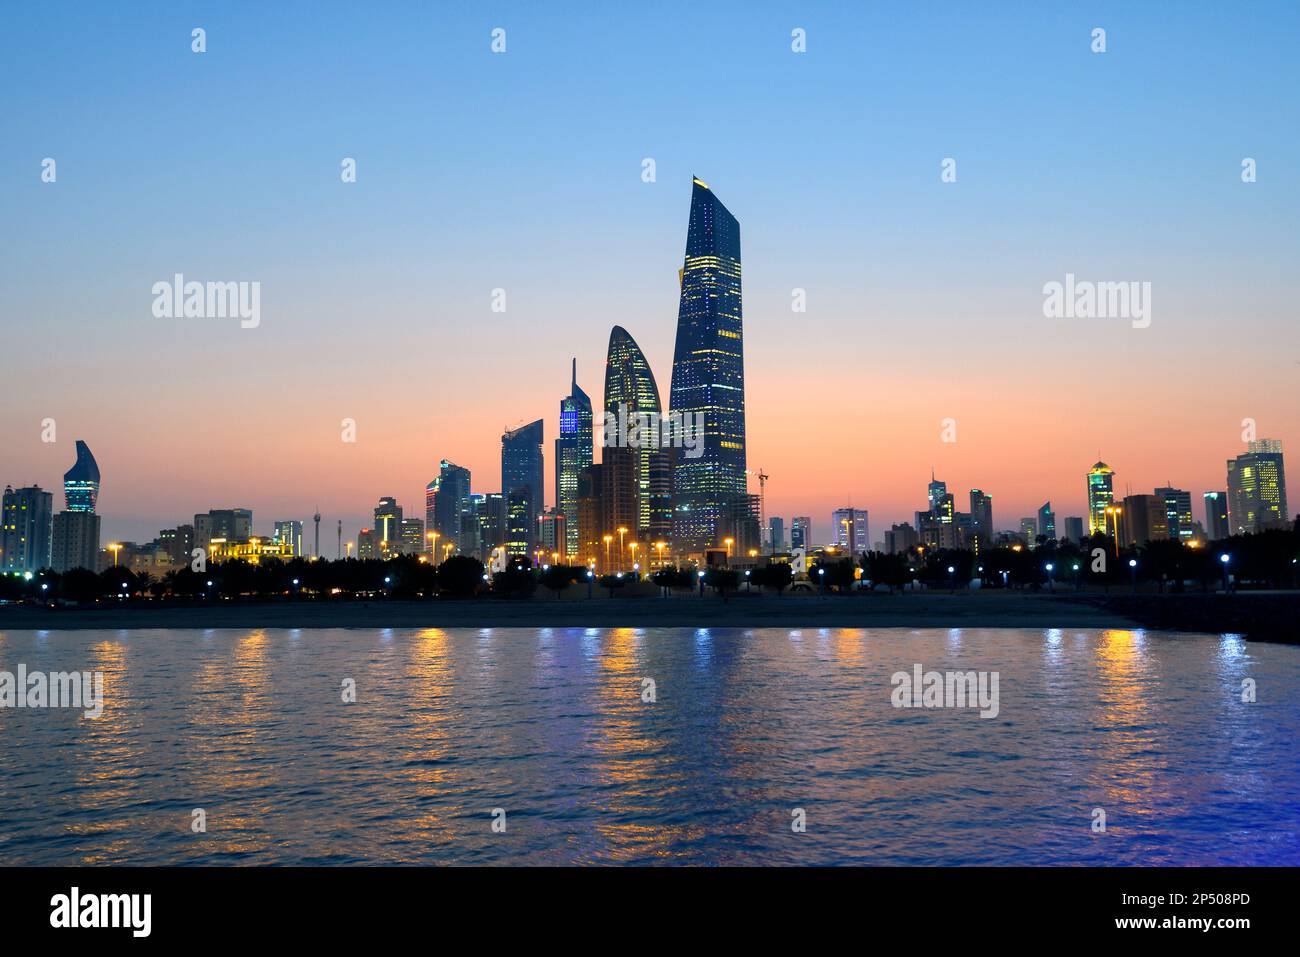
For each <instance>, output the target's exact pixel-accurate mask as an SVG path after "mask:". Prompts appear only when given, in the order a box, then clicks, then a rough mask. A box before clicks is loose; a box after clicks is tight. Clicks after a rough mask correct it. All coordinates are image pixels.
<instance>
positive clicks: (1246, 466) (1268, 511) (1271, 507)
mask: <svg viewBox="0 0 1300 957" xmlns="http://www.w3.org/2000/svg"><path fill="white" fill-rule="evenodd" d="M1228 519H1229V521H1230V523H1231V529H1232V532H1233V534H1235V535H1243V534H1255V533H1258V532H1262V531H1264V530H1265V529H1267V528H1286V527H1288V526H1289V525H1290V524H1291V520H1292V516H1291V514H1290V512H1288V511H1287V504H1286V471H1285V467H1284V465H1283V462H1282V443H1281V442H1280V441H1279V440H1277V439H1260V440H1259V441H1257V442H1251V443H1250V444H1249V445H1248V446H1247V451H1246V453H1245V454H1244V455H1238V456H1237V457H1236V458H1235V459H1229V460H1228Z"/></svg>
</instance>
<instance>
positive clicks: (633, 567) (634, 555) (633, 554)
mask: <svg viewBox="0 0 1300 957" xmlns="http://www.w3.org/2000/svg"><path fill="white" fill-rule="evenodd" d="M627 547H628V548H630V549H631V550H632V570H633V571H636V570H637V569H639V568H640V567H641V566H640V565H638V564H637V560H636V548H637V543H636V542H632V543H631V544H629V545H628V546H627Z"/></svg>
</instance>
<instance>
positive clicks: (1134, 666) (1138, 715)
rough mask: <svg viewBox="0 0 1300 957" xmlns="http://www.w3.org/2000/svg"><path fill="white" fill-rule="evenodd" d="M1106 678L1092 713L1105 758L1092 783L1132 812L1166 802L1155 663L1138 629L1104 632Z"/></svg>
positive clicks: (1101, 666)
mask: <svg viewBox="0 0 1300 957" xmlns="http://www.w3.org/2000/svg"><path fill="white" fill-rule="evenodd" d="M1095 661H1096V665H1097V669H1098V671H1099V672H1100V677H1101V690H1100V700H1099V701H1098V707H1097V709H1096V711H1095V712H1094V714H1093V715H1092V721H1093V724H1094V726H1095V727H1096V728H1097V729H1098V730H1097V731H1096V732H1095V735H1096V744H1095V746H1094V751H1096V753H1097V757H1098V759H1099V762H1098V764H1097V765H1096V767H1097V770H1096V771H1094V772H1093V773H1092V774H1090V779H1089V782H1088V783H1089V784H1090V785H1091V786H1093V787H1096V788H1100V789H1101V790H1102V792H1103V793H1104V795H1105V796H1106V797H1107V798H1108V799H1109V800H1112V801H1116V800H1117V801H1120V802H1123V803H1124V804H1125V805H1127V813H1130V814H1144V813H1147V811H1146V810H1145V809H1147V808H1150V807H1151V806H1152V805H1153V804H1155V803H1157V802H1160V803H1164V802H1165V801H1167V800H1168V798H1166V797H1164V796H1163V794H1157V793H1153V792H1158V791H1159V792H1163V791H1164V790H1165V785H1164V781H1165V772H1166V771H1167V770H1168V763H1167V762H1166V760H1165V758H1164V757H1163V754H1164V751H1165V749H1164V747H1163V744H1162V742H1161V740H1160V735H1159V732H1158V730H1157V729H1156V727H1155V726H1156V724H1157V723H1158V721H1159V714H1158V707H1157V702H1155V701H1153V699H1152V695H1153V693H1154V691H1155V686H1154V682H1153V680H1152V678H1153V676H1152V674H1151V673H1150V668H1151V662H1150V660H1149V659H1148V656H1147V653H1146V650H1145V647H1144V637H1143V635H1142V633H1141V632H1138V631H1122V630H1118V629H1111V630H1107V631H1103V632H1102V633H1101V637H1100V638H1099V639H1098V641H1097V645H1096V658H1095Z"/></svg>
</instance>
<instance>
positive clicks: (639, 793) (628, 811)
mask: <svg viewBox="0 0 1300 957" xmlns="http://www.w3.org/2000/svg"><path fill="white" fill-rule="evenodd" d="M641 641H642V638H641V636H640V635H639V634H638V631H637V629H635V628H613V629H610V630H608V631H606V632H605V633H604V635H603V636H602V638H601V651H600V654H599V656H598V658H597V661H598V664H599V668H600V677H599V682H598V684H597V690H596V706H597V712H598V713H597V715H596V718H595V724H594V728H593V735H592V753H593V755H595V756H596V757H597V761H596V763H595V773H596V779H597V781H598V782H599V783H600V784H602V785H611V784H612V785H617V787H616V789H615V790H614V791H613V792H612V794H613V797H612V798H611V799H610V800H611V802H612V803H610V804H609V805H608V806H607V807H605V808H603V809H602V810H604V811H605V812H606V814H604V815H602V818H601V823H599V824H597V825H596V833H597V834H598V835H599V836H600V838H601V839H602V840H603V841H604V846H603V848H602V853H603V855H604V856H606V857H608V858H611V859H613V860H615V861H618V860H625V859H632V858H641V857H644V856H645V855H647V854H650V855H654V856H657V857H659V856H665V855H666V848H668V847H670V846H679V847H680V846H681V844H682V841H683V838H684V837H685V834H686V832H685V831H684V829H682V828H680V827H672V826H668V825H660V824H642V823H636V819H637V818H640V819H641V820H644V819H645V818H646V817H647V816H648V815H650V814H652V813H653V812H654V807H653V803H654V802H653V800H652V799H651V796H652V795H654V796H659V795H661V794H662V793H663V792H665V791H668V790H671V789H672V787H673V783H672V772H671V769H670V764H671V758H670V757H668V755H667V749H666V748H665V746H664V741H663V738H662V737H661V736H659V735H655V734H653V733H651V732H650V730H649V727H648V725H649V718H650V715H651V714H652V709H654V708H655V707H656V706H657V705H656V704H654V703H651V702H645V701H642V700H641V696H642V691H643V687H642V679H643V678H652V679H654V680H655V682H656V689H655V692H656V696H657V695H658V694H659V693H660V692H659V688H658V685H659V683H660V682H662V681H663V680H664V679H665V677H666V676H664V675H652V674H647V673H645V672H646V669H645V667H644V664H643V662H642V661H641V659H640V656H639V650H640V644H641ZM619 818H622V819H624V820H618V819H619Z"/></svg>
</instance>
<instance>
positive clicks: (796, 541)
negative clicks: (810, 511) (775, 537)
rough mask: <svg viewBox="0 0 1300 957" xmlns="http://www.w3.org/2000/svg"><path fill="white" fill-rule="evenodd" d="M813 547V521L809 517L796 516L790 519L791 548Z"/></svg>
mask: <svg viewBox="0 0 1300 957" xmlns="http://www.w3.org/2000/svg"><path fill="white" fill-rule="evenodd" d="M811 547H812V519H811V518H809V517H808V516H807V515H796V516H795V517H794V518H792V519H790V548H791V549H792V550H793V549H796V548H804V549H807V548H811Z"/></svg>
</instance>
